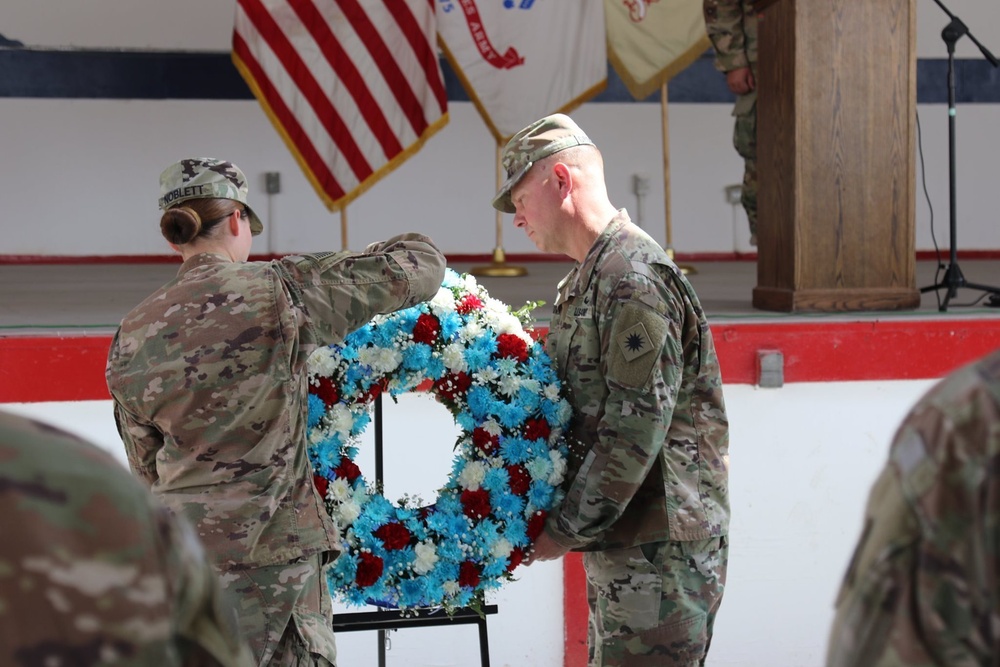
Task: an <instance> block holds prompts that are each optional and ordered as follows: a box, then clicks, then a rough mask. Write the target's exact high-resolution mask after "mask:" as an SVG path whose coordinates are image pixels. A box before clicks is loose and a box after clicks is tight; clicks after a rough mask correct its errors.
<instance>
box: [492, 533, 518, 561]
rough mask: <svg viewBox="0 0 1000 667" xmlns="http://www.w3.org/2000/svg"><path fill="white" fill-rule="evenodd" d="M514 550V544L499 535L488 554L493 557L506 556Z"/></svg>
mask: <svg viewBox="0 0 1000 667" xmlns="http://www.w3.org/2000/svg"><path fill="white" fill-rule="evenodd" d="M513 550H514V545H513V544H511V543H510V540H508V539H507V538H506V537H501V538H500V539H499V540H497V541H496V543H495V544H494V545H493V548H491V549H490V554H491V555H492V556H493V557H494V558H506V557H507V556H509V555H510V552H511V551H513Z"/></svg>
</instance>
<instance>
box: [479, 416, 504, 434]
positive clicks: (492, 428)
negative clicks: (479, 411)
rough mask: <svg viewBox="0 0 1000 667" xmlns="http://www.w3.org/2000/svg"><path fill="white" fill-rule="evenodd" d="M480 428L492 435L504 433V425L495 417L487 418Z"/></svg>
mask: <svg viewBox="0 0 1000 667" xmlns="http://www.w3.org/2000/svg"><path fill="white" fill-rule="evenodd" d="M480 428H482V429H483V430H484V431H486V432H487V433H489V434H490V435H500V434H501V433H503V426H501V425H500V422H498V421H497V420H495V419H487V420H486V421H484V422H483V424H482V426H480Z"/></svg>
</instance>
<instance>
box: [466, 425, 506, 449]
mask: <svg viewBox="0 0 1000 667" xmlns="http://www.w3.org/2000/svg"><path fill="white" fill-rule="evenodd" d="M472 444H474V445H475V446H476V447H478V448H479V449H480V451H482V452H483V454H485V455H486V456H492V455H493V454H496V452H497V449H498V448H499V447H500V436H497V435H492V434H491V433H490V432H489V431H487V430H486V429H484V428H482V427H479V426H477V427H476V428H475V430H473V431H472Z"/></svg>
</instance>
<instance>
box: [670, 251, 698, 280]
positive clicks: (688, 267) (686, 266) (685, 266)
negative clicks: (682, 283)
mask: <svg viewBox="0 0 1000 667" xmlns="http://www.w3.org/2000/svg"><path fill="white" fill-rule="evenodd" d="M667 257H669V258H670V261H671V262H673V261H674V249H673V248H672V247H669V246H668V247H667ZM675 263H676V262H675ZM677 268H678V269H680V270H681V273H683V274H684V275H685V276H686V275H688V274H689V273H698V269H696V268H694V267H693V266H691V265H690V264H677Z"/></svg>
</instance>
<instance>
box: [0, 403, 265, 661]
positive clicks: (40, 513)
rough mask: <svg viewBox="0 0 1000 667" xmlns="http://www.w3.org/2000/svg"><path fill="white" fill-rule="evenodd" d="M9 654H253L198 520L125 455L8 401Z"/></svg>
mask: <svg viewBox="0 0 1000 667" xmlns="http://www.w3.org/2000/svg"><path fill="white" fill-rule="evenodd" d="M0 516H2V517H3V526H4V527H3V532H2V534H0V535H2V538H3V544H2V546H0V665H11V666H13V665H17V666H19V667H21V666H23V667H46V666H48V665H52V666H54V667H58V666H63V665H65V666H67V667H69V666H72V667H84V666H89V665H111V664H120V665H156V666H157V667H174V666H185V667H187V666H201V665H225V666H227V667H229V666H233V667H237V666H239V667H242V666H244V665H249V664H250V655H249V652H248V651H246V649H245V647H243V645H242V644H241V643H240V640H239V638H238V634H237V632H236V620H235V616H234V615H233V612H232V609H230V608H228V607H226V606H225V605H223V604H221V603H220V600H221V597H220V593H219V587H218V582H217V580H216V578H215V574H214V572H213V571H212V568H211V566H210V565H209V563H208V560H207V559H206V558H205V554H204V552H203V550H202V548H201V545H200V544H199V543H198V540H197V539H196V538H195V537H194V533H193V531H192V530H191V528H190V527H189V526H188V525H187V524H186V523H184V522H182V521H180V520H178V519H177V518H176V517H174V516H173V515H172V514H171V513H170V512H169V511H168V510H167V509H165V508H163V507H161V506H160V505H159V504H158V503H157V502H156V501H155V500H154V499H153V497H152V496H151V495H150V494H149V492H148V491H147V490H146V489H145V488H143V486H142V485H141V484H140V483H139V482H138V481H136V480H135V479H133V478H132V476H131V475H129V473H128V471H127V470H125V469H124V468H122V467H121V466H120V465H119V464H118V462H117V461H115V460H114V459H112V458H111V457H110V456H109V455H108V454H107V453H105V452H103V451H101V450H100V449H98V448H97V447H95V446H94V445H91V444H89V443H86V442H83V441H82V440H79V439H78V438H75V437H74V436H71V435H69V434H67V433H64V432H62V431H60V430H58V429H55V428H53V427H50V426H46V425H44V424H42V423H40V422H37V421H34V420H29V419H25V418H23V417H18V416H15V415H12V414H9V413H6V412H0Z"/></svg>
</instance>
